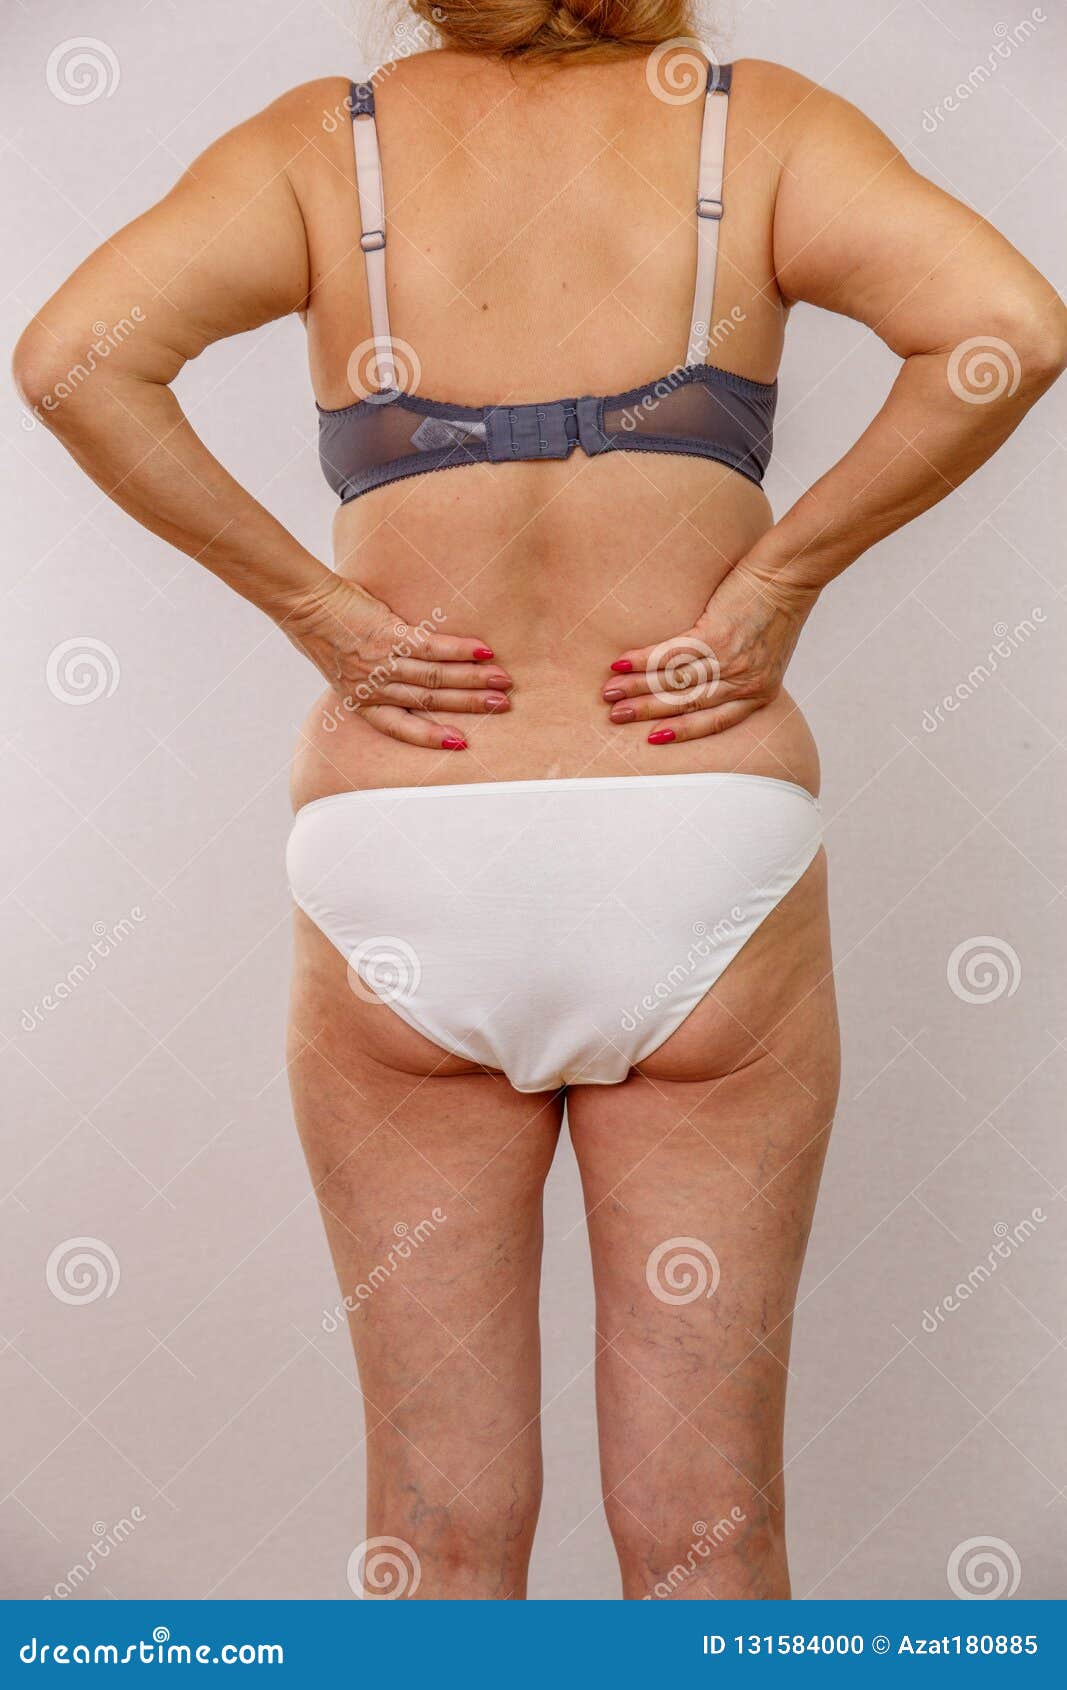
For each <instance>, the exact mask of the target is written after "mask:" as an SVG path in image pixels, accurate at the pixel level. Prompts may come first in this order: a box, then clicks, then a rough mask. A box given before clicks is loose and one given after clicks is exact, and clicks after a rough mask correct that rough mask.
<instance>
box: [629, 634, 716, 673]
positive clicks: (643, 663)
mask: <svg viewBox="0 0 1067 1690" xmlns="http://www.w3.org/2000/svg"><path fill="white" fill-rule="evenodd" d="M686 653H688V654H690V655H691V656H692V657H693V658H694V660H695V659H696V658H698V657H706V656H709V655H710V653H711V647H710V646H709V645H708V643H707V641H706V640H705V639H702V638H701V637H700V635H699V634H698V633H697V631H696V629H695V628H687V629H686V630H685V632H684V633H682V634H676V635H674V636H673V637H672V638H671V639H669V640H660V641H658V643H657V644H656V645H643V646H631V647H630V649H629V650H627V651H620V653H619V655H618V657H616V658H615V659H614V660H613V661H612V663H611V664H610V665H609V667H610V669H611V672H612V674H613V675H629V674H635V673H636V672H637V671H638V670H639V669H648V668H649V667H652V668H655V667H656V665H657V664H659V663H662V662H663V661H664V659H665V658H666V657H668V656H673V655H675V654H677V655H683V654H686Z"/></svg>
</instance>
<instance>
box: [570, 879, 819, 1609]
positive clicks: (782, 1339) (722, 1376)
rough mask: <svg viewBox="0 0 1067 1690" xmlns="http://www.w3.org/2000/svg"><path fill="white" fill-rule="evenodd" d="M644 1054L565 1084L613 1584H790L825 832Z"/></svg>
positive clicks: (652, 1588)
mask: <svg viewBox="0 0 1067 1690" xmlns="http://www.w3.org/2000/svg"><path fill="white" fill-rule="evenodd" d="M674 960H675V959H673V958H668V959H665V964H666V966H667V967H669V966H670V964H671V963H672V962H673V961H674ZM641 1067H642V1070H643V1072H641V1073H636V1072H635V1073H632V1074H631V1075H630V1077H629V1078H628V1079H627V1080H626V1081H625V1082H624V1083H623V1084H622V1085H620V1086H615V1087H610V1088H609V1087H601V1088H598V1087H593V1086H589V1087H584V1088H578V1089H575V1090H573V1091H571V1092H570V1093H569V1096H568V1116H569V1121H570V1127H571V1134H572V1137H573V1140H574V1146H575V1151H576V1154H577V1157H578V1162H579V1165H580V1168H581V1173H582V1180H583V1185H584V1189H585V1196H586V1205H587V1209H588V1213H589V1236H590V1240H591V1244H592V1250H593V1265H594V1276H595V1281H596V1293H597V1326H598V1355H599V1360H598V1372H597V1398H598V1414H599V1422H600V1445H601V1466H602V1474H603V1484H604V1494H605V1506H606V1509H607V1515H608V1521H609V1525H610V1528H611V1532H612V1536H613V1538H614V1541H615V1546H616V1549H617V1552H618V1555H619V1561H620V1564H621V1567H622V1576H623V1594H624V1596H626V1597H643V1596H647V1595H651V1596H662V1597H671V1598H676V1599H678V1598H680V1599H687V1598H693V1599H696V1598H708V1597H714V1598H731V1597H739V1598H746V1597H766V1598H774V1597H786V1596H788V1595H789V1594H790V1591H789V1574H788V1567H787V1562H786V1552H785V1516H784V1485H783V1474H782V1425H783V1417H784V1408H785V1388H786V1379H787V1367H788V1358H789V1338H790V1328H791V1317H792V1310H793V1304H794V1300H795V1296H796V1288H797V1282H798V1280H799V1277H800V1269H801V1265H802V1263H803V1259H804V1249H805V1245H806V1243H807V1238H808V1232H809V1229H810V1227H811V1220H812V1211H813V1209H814V1205H815V1197H816V1192H817V1189H818V1184H819V1175H820V1171H821V1168H822V1162H823V1156H824V1153H825V1149H826V1143H827V1137H828V1133H829V1127H830V1122H831V1117H832V1114H833V1109H834V1105H835V1102H836V1096H837V1081H838V1035H837V1019H836V1013H835V1005H834V994H833V985H832V980H831V977H830V953H829V935H828V928H827V920H826V895H825V861H824V858H823V857H822V855H821V854H820V856H819V858H817V859H816V862H815V863H814V864H813V865H812V867H811V868H810V869H809V870H808V873H807V874H806V875H805V876H804V878H803V880H802V881H801V882H800V883H799V884H798V885H797V886H796V887H795V888H794V890H793V891H792V892H791V893H790V894H789V896H788V897H787V898H786V899H785V900H784V901H783V903H782V904H780V905H779V907H778V909H777V910H776V911H775V912H774V914H773V915H771V916H770V917H769V918H768V920H767V921H766V922H765V924H764V926H763V927H762V928H761V929H759V930H758V931H757V933H756V934H755V935H754V936H753V938H752V939H751V940H750V941H749V943H748V945H747V946H746V948H745V950H744V951H743V952H742V953H741V955H740V956H739V957H738V958H737V959H736V961H735V962H734V963H733V965H732V967H731V968H730V969H729V970H728V971H727V973H726V974H725V975H724V976H723V978H722V980H721V981H720V982H719V984H718V986H717V987H716V989H715V991H714V993H713V994H712V995H711V996H710V997H709V998H707V999H705V1000H704V1002H703V1003H702V1004H700V1005H699V1006H698V1007H697V1009H696V1010H695V1011H694V1012H693V1013H692V1015H690V1017H689V1018H688V1020H687V1021H685V1022H684V1023H683V1025H682V1026H681V1027H680V1028H679V1029H678V1031H677V1032H676V1033H675V1034H673V1035H672V1036H671V1038H669V1039H668V1040H667V1041H666V1042H665V1043H664V1044H663V1045H662V1046H661V1047H660V1049H659V1050H658V1051H656V1052H655V1053H654V1054H653V1055H652V1056H651V1057H650V1058H649V1059H648V1061H647V1062H645V1063H643V1064H642V1065H641Z"/></svg>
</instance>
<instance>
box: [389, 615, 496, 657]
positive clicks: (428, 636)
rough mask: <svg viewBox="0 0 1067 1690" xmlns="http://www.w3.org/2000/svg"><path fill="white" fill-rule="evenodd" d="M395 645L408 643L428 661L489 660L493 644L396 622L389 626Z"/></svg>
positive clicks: (418, 654) (407, 644) (491, 655)
mask: <svg viewBox="0 0 1067 1690" xmlns="http://www.w3.org/2000/svg"><path fill="white" fill-rule="evenodd" d="M393 637H394V639H395V640H396V643H397V645H398V646H409V647H410V648H411V652H412V654H413V655H415V656H419V657H424V658H426V659H427V660H428V661H429V662H431V663H489V662H491V661H492V658H493V648H492V646H490V645H489V644H488V642H487V641H485V640H477V639H461V638H460V636H459V635H458V634H436V633H429V632H427V630H426V629H424V628H411V627H408V625H407V624H406V623H404V622H398V623H397V624H396V627H395V628H394V630H393Z"/></svg>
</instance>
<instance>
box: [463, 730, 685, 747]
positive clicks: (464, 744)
mask: <svg viewBox="0 0 1067 1690" xmlns="http://www.w3.org/2000/svg"><path fill="white" fill-rule="evenodd" d="M672 737H673V736H672ZM466 749H467V741H466V740H465V739H460V738H459V737H458V735H456V734H446V735H445V737H444V739H443V740H442V741H441V750H442V751H466Z"/></svg>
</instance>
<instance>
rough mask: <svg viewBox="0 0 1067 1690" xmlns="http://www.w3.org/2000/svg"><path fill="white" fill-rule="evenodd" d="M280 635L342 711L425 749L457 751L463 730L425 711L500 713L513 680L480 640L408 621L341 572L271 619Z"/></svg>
mask: <svg viewBox="0 0 1067 1690" xmlns="http://www.w3.org/2000/svg"><path fill="white" fill-rule="evenodd" d="M278 624H279V626H280V628H281V629H282V632H283V633H284V634H285V635H286V636H287V637H288V638H289V639H290V640H291V641H292V643H293V645H295V646H296V648H297V650H298V651H300V652H303V654H304V656H305V657H307V658H309V659H310V661H311V662H312V663H313V664H314V665H315V667H316V669H318V671H319V673H320V674H321V675H323V676H324V677H325V679H326V681H327V682H328V683H329V685H330V686H331V687H332V688H333V690H334V691H335V692H336V693H337V694H338V696H339V697H340V698H341V700H342V702H343V703H344V705H345V707H346V709H349V710H351V711H353V712H354V713H355V714H358V715H359V716H360V717H362V719H363V720H364V721H365V722H368V723H369V724H370V726H371V727H372V728H375V729H376V730H377V732H378V733H382V734H386V735H387V736H388V738H390V739H399V740H404V741H406V742H407V744H409V745H424V746H427V747H428V748H429V749H431V750H435V751H436V750H443V751H464V750H466V748H467V740H466V736H465V734H464V732H463V729H462V728H460V727H458V726H457V725H456V724H454V723H451V722H438V721H435V720H432V719H431V716H430V714H429V713H430V712H431V711H432V712H436V711H439V710H440V711H445V712H447V713H450V714H451V713H455V714H472V713H473V714H478V715H500V714H502V713H503V712H504V711H506V710H508V709H509V708H510V704H509V699H508V692H509V690H510V688H511V686H512V685H513V682H512V679H511V676H510V675H509V674H508V673H507V672H506V670H504V669H501V668H500V667H499V665H497V664H494V663H493V662H492V657H493V653H492V651H491V650H490V648H489V646H487V645H486V644H485V642H484V641H483V640H480V639H460V638H459V637H458V636H457V635H455V634H441V633H438V632H437V631H436V627H435V626H434V624H433V623H432V621H430V622H429V625H428V624H427V623H419V624H418V625H415V626H412V625H411V624H409V623H407V622H405V621H404V619H403V617H401V616H398V615H397V614H396V613H395V611H392V610H390V608H389V606H388V605H387V604H383V603H382V601H381V599H376V598H375V597H374V596H373V595H372V594H371V593H367V592H364V590H363V588H362V587H358V586H356V585H355V583H354V582H351V581H346V580H345V579H344V577H343V576H340V575H337V576H334V577H333V578H332V579H331V580H330V581H329V582H328V583H326V584H325V585H324V586H323V587H322V588H321V590H317V591H315V592H314V593H313V594H311V595H310V596H309V595H304V596H303V597H302V598H301V599H300V600H299V601H298V602H296V603H295V604H292V605H290V606H289V607H287V608H286V610H285V612H284V614H283V615H281V616H279V617H278Z"/></svg>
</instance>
